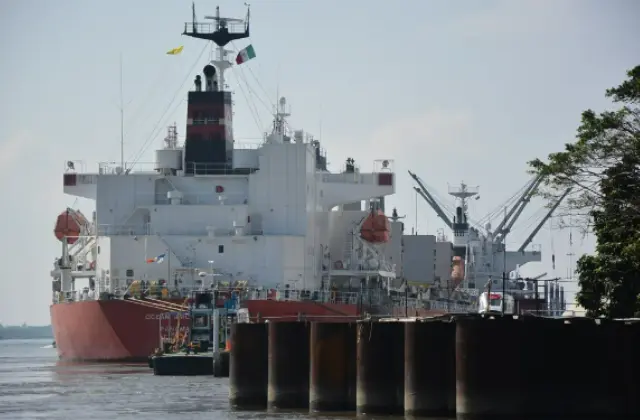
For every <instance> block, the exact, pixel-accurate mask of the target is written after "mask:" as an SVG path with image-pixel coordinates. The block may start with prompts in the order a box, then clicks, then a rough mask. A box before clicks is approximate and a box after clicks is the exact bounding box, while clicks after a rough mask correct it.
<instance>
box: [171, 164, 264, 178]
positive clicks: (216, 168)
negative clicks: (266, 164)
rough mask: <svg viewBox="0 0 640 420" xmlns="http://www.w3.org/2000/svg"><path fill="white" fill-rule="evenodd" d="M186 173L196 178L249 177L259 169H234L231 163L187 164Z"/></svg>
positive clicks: (185, 165)
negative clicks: (214, 176)
mask: <svg viewBox="0 0 640 420" xmlns="http://www.w3.org/2000/svg"><path fill="white" fill-rule="evenodd" d="M183 169H184V171H185V172H186V173H187V174H190V175H195V176H198V175H200V176H204V175H247V174H251V173H254V172H255V171H257V170H258V168H234V167H233V165H232V163H231V162H228V163H227V162H221V163H218V162H185V163H184V168H183Z"/></svg>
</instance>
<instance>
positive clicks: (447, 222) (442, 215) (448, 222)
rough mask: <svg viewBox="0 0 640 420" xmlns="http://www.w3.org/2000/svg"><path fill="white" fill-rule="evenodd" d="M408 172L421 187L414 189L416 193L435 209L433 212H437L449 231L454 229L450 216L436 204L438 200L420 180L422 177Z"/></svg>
mask: <svg viewBox="0 0 640 420" xmlns="http://www.w3.org/2000/svg"><path fill="white" fill-rule="evenodd" d="M408 172H409V175H410V176H411V178H413V180H414V181H416V183H417V184H418V186H419V187H420V188H418V187H413V189H414V190H416V192H417V193H418V194H420V196H422V198H423V199H424V201H426V202H427V204H429V205H430V206H431V208H433V210H434V211H435V212H436V214H437V215H438V217H440V218H441V219H442V221H443V222H444V224H445V225H447V227H448V228H449V229H453V224H452V223H451V219H449V216H447V214H446V213H445V212H444V211H443V210H442V208H441V207H440V206H439V205H438V203H436V200H435V199H434V198H433V196H432V195H431V194H430V193H429V191H428V190H427V188H426V187H425V186H424V183H423V182H422V181H421V180H420V177H418V175H416V174H414V173H413V172H411V171H408Z"/></svg>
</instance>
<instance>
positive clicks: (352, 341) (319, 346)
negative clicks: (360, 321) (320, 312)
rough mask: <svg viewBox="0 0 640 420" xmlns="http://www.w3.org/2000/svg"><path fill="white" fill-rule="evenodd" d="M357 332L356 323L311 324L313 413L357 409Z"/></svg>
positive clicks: (311, 403) (310, 398) (311, 395)
mask: <svg viewBox="0 0 640 420" xmlns="http://www.w3.org/2000/svg"><path fill="white" fill-rule="evenodd" d="M356 330H357V325H356V324H355V323H353V324H350V323H334V322H326V323H321V322H314V323H312V324H311V340H310V357H311V373H310V384H309V410H310V411H312V412H317V411H353V410H355V408H356Z"/></svg>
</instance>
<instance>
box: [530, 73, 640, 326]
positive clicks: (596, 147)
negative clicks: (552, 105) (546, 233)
mask: <svg viewBox="0 0 640 420" xmlns="http://www.w3.org/2000/svg"><path fill="white" fill-rule="evenodd" d="M627 75H628V79H627V80H625V81H624V82H623V83H622V84H621V85H620V86H618V87H615V88H612V89H609V90H607V92H606V96H607V97H608V98H611V99H612V100H613V102H614V103H618V104H621V105H622V106H621V108H620V109H618V110H615V111H606V112H602V113H600V114H596V113H595V112H594V111H592V110H587V111H585V112H583V114H582V121H581V124H580V126H579V127H578V130H577V136H576V137H577V140H576V141H575V142H574V143H570V144H566V145H565V150H564V151H562V152H559V153H552V154H550V155H549V158H548V162H546V163H545V162H542V161H541V160H540V159H536V160H533V161H531V162H530V163H529V164H530V166H531V168H532V171H533V172H535V173H538V174H541V175H543V176H544V177H545V178H544V183H543V187H542V194H543V195H545V196H547V197H554V196H558V195H560V194H561V193H562V192H564V190H565V189H566V188H568V187H573V193H572V195H571V196H570V198H569V200H568V206H569V207H570V208H571V209H572V210H574V211H577V212H578V213H579V214H581V215H583V216H584V221H585V222H586V225H585V226H587V227H588V228H590V229H591V230H592V231H593V232H594V233H595V235H596V238H597V245H596V253H595V254H594V255H583V256H582V257H581V258H580V259H579V260H578V262H577V273H578V285H579V287H580V290H579V292H578V294H577V300H578V303H579V304H580V305H581V306H583V307H584V308H585V309H586V310H587V312H588V314H589V315H591V316H605V317H614V318H615V317H631V316H634V315H637V314H638V313H640V107H639V105H640V66H637V67H635V68H634V69H632V70H630V71H629V72H628V73H627Z"/></svg>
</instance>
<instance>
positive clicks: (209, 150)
mask: <svg viewBox="0 0 640 420" xmlns="http://www.w3.org/2000/svg"><path fill="white" fill-rule="evenodd" d="M193 16H194V17H193V20H192V22H188V23H185V26H184V31H183V35H186V36H189V37H191V38H195V39H198V40H203V41H205V42H207V43H209V44H211V45H212V47H213V48H214V50H215V59H214V60H212V61H210V62H208V63H206V64H205V65H204V66H203V68H202V70H201V71H200V72H199V74H194V75H191V76H192V77H194V79H193V85H192V87H191V89H190V90H189V91H188V92H186V96H187V100H188V105H187V115H186V121H185V136H184V141H183V142H180V141H179V137H178V128H177V126H176V125H173V126H170V127H168V130H167V135H166V137H165V138H164V142H163V145H162V147H160V148H158V150H156V151H155V161H154V162H151V163H149V164H144V163H140V162H125V161H124V159H121V161H120V162H103V163H99V164H98V167H97V170H94V171H87V170H85V168H86V167H87V165H85V163H84V162H83V161H67V162H65V172H64V174H63V191H64V193H65V194H67V195H69V196H72V197H83V198H87V199H90V200H92V201H94V202H95V209H94V210H93V212H92V214H91V216H90V217H87V216H86V215H84V214H83V213H82V212H81V211H79V210H78V209H72V208H67V209H66V210H64V211H63V212H62V213H60V214H59V215H58V217H57V219H56V224H55V228H54V232H55V235H56V237H57V238H58V240H59V241H60V244H61V253H60V256H59V257H58V258H56V260H55V262H54V267H53V270H52V271H51V277H52V304H51V308H50V311H51V324H52V327H53V332H54V336H55V342H56V347H57V351H58V355H59V356H60V358H61V359H65V360H85V361H141V362H144V361H146V360H147V357H148V356H149V354H151V353H152V352H153V351H154V349H156V348H158V347H161V344H162V343H163V342H166V341H167V340H178V339H180V337H184V334H186V333H187V331H188V330H189V326H190V322H191V320H190V319H189V317H188V313H189V310H188V308H189V306H190V304H192V303H193V302H191V301H189V299H190V296H192V295H193V292H194V291H202V290H211V291H213V292H214V296H216V299H215V305H216V306H217V307H225V305H228V303H229V301H230V299H231V297H232V296H233V302H234V304H236V305H238V307H239V308H241V309H242V313H243V314H244V315H246V316H247V317H248V318H249V319H251V320H254V321H264V320H269V321H271V322H276V321H279V320H292V319H308V320H325V321H331V320H344V319H355V318H356V317H361V316H365V315H367V314H374V315H375V314H378V315H399V316H400V315H402V316H414V315H435V314H443V313H447V312H469V311H477V307H478V297H479V295H480V292H481V290H482V287H483V286H484V284H485V283H486V279H487V278H490V276H491V275H495V273H497V272H499V271H504V270H509V271H510V270H513V269H515V268H516V267H517V265H518V264H525V263H526V262H529V261H539V260H540V258H541V257H540V252H539V250H528V249H525V247H526V246H528V243H529V242H530V239H531V238H533V235H535V233H534V234H532V236H531V238H530V239H529V240H528V242H527V244H525V245H523V247H522V249H521V250H518V251H513V252H507V255H506V256H505V258H504V259H503V258H502V257H501V255H503V254H501V252H502V253H503V252H506V250H505V248H504V245H503V244H502V242H501V241H500V240H499V239H496V237H495V236H492V235H493V233H492V232H489V231H490V229H489V228H488V227H487V231H488V233H487V234H485V235H479V231H478V230H477V229H476V227H473V226H472V225H471V224H470V223H469V222H468V221H467V206H466V202H467V201H466V200H468V199H469V198H470V197H473V196H474V195H475V194H476V193H474V192H473V191H470V190H468V189H466V186H464V184H463V186H462V187H461V188H460V189H459V190H456V191H452V192H451V194H452V195H453V196H454V197H456V199H458V200H459V204H458V206H457V207H456V213H455V215H454V219H453V222H451V221H450V220H449V218H448V217H447V216H446V215H445V214H444V211H443V210H442V209H441V208H440V207H436V211H437V212H438V214H439V216H440V217H442V218H443V220H445V221H446V222H448V225H449V227H451V229H452V231H453V241H452V242H449V241H448V240H447V238H445V237H444V236H443V235H438V236H437V237H436V236H433V235H417V232H414V233H415V234H412V235H407V234H405V233H404V223H403V222H402V219H403V217H402V216H399V215H398V212H397V210H396V209H393V211H392V212H391V215H390V216H387V214H386V211H385V197H387V196H389V195H392V194H394V193H395V188H396V173H395V172H394V162H393V160H392V159H389V158H384V157H381V158H380V159H377V160H375V161H373V162H370V163H368V164H367V166H369V167H372V170H371V171H370V172H363V171H361V170H360V167H359V165H358V164H356V161H355V160H354V159H353V158H351V157H348V158H346V159H345V160H344V165H343V166H342V167H341V169H340V170H339V171H337V172H331V171H329V170H328V167H327V155H326V152H325V150H324V148H323V147H322V145H321V142H320V139H316V138H315V137H314V136H312V135H311V134H309V133H307V132H305V131H304V130H301V129H292V128H291V123H290V122H289V117H290V116H291V112H290V110H289V109H288V107H287V100H286V99H285V98H284V97H282V98H279V100H278V103H277V104H275V106H274V109H275V111H274V115H273V122H272V125H271V127H270V129H269V130H268V131H267V132H266V133H265V134H264V136H263V138H262V141H261V142H259V143H257V144H252V143H246V142H242V141H238V140H236V139H235V138H234V131H233V128H232V122H233V109H232V107H233V101H232V92H231V90H230V88H229V86H228V84H227V79H226V78H225V75H226V72H228V71H229V70H232V71H234V69H235V68H236V67H238V66H246V65H247V64H245V63H246V62H247V61H250V60H253V59H256V53H255V48H254V47H253V45H252V44H251V43H250V41H251V40H250V24H249V23H250V22H249V21H250V19H249V10H247V15H246V17H245V18H242V19H235V18H224V17H221V15H220V10H219V8H217V9H216V14H215V15H214V16H208V17H207V18H208V19H211V22H206V23H199V22H197V21H196V13H195V6H194V10H193ZM236 41H237V42H239V43H240V42H244V43H246V44H245V45H244V48H242V46H238V47H236V46H235V45H234V44H235V42H236ZM228 44H232V45H233V46H234V48H238V49H240V48H241V49H240V52H237V51H236V52H235V53H233V54H237V55H236V57H235V60H233V62H232V61H231V59H232V57H230V54H231V53H232V52H231V51H230V50H228V49H227V48H226V47H227V45H228ZM196 64H197V63H196ZM194 68H196V67H195V66H194ZM237 79H238V82H239V81H240V79H241V78H237ZM410 175H411V176H412V177H414V179H416V180H418V178H417V176H415V174H413V173H411V172H410ZM421 185H422V184H421ZM420 192H421V194H422V195H423V197H424V198H425V200H427V201H428V202H429V203H431V204H435V201H433V200H432V199H431V198H430V197H431V195H430V194H429V192H428V191H427V190H426V189H421V190H420ZM436 206H437V205H436ZM494 232H499V231H497V230H496V231H494ZM497 261H504V264H503V265H502V266H501V265H499V264H498V263H497Z"/></svg>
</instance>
